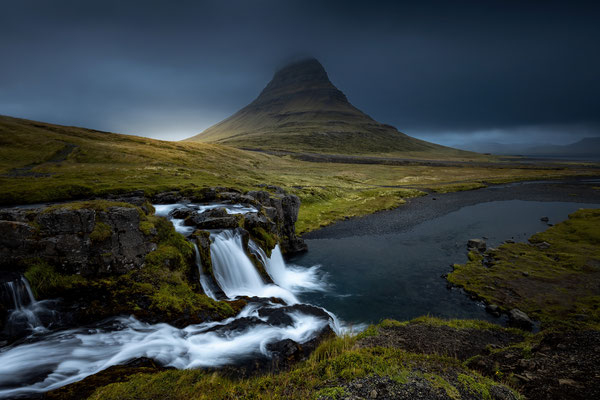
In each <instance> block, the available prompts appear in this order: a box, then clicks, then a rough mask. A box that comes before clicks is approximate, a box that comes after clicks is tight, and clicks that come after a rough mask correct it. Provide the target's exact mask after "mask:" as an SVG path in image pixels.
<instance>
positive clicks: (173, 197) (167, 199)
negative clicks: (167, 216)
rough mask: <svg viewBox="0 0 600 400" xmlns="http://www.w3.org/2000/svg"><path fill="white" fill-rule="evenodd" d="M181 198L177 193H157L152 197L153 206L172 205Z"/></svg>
mask: <svg viewBox="0 0 600 400" xmlns="http://www.w3.org/2000/svg"><path fill="white" fill-rule="evenodd" d="M182 198H183V196H182V195H181V194H180V193H179V192H164V193H158V194H156V195H154V197H152V203H154V204H173V203H179V202H180V201H181V199H182Z"/></svg>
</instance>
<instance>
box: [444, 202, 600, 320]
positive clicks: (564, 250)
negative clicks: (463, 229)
mask: <svg viewBox="0 0 600 400" xmlns="http://www.w3.org/2000/svg"><path fill="white" fill-rule="evenodd" d="M529 241H530V243H511V244H504V245H502V246H500V247H499V248H498V249H496V250H493V251H491V252H489V254H490V256H491V258H493V260H494V262H493V265H492V266H491V267H489V268H487V267H485V266H483V265H482V256H480V255H474V256H472V257H469V261H468V262H467V263H466V264H462V265H455V266H454V271H453V272H452V273H451V274H449V275H448V281H450V282H451V283H453V284H455V285H458V286H461V287H463V288H465V290H467V291H468V292H471V293H474V294H476V295H477V296H480V297H481V298H483V299H485V301H487V302H488V303H493V304H497V305H499V306H500V307H501V308H503V309H504V310H506V311H508V310H510V309H512V308H519V309H520V310H522V311H524V312H526V313H527V314H529V315H530V316H532V317H534V318H536V319H539V320H540V321H541V322H542V327H543V328H547V327H550V326H567V327H573V328H583V327H586V326H587V327H592V328H593V327H598V326H599V323H600V318H599V311H598V307H599V306H600V303H599V301H598V292H597V288H598V286H599V285H600V210H597V209H591V210H579V211H577V212H575V213H573V214H571V215H570V216H569V219H568V220H566V221H564V222H561V223H560V224H557V225H555V226H553V227H551V228H549V229H548V230H546V231H545V232H542V233H538V234H536V235H533V236H532V237H531V238H530V239H529Z"/></svg>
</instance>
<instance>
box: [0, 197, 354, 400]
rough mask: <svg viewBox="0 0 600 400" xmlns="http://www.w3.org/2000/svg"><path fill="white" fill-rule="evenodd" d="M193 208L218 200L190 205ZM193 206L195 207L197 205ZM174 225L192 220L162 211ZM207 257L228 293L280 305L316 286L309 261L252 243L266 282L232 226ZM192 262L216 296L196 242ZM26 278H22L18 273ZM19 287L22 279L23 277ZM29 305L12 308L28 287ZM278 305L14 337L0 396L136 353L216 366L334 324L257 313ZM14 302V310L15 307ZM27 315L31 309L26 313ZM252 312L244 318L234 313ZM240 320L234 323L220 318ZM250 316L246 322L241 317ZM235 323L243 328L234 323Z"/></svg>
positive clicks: (173, 363) (2, 357)
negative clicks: (291, 263)
mask: <svg viewBox="0 0 600 400" xmlns="http://www.w3.org/2000/svg"><path fill="white" fill-rule="evenodd" d="M182 206H183V207H188V208H189V207H190V205H189V204H185V205H183V204H175V205H156V206H155V209H156V213H157V215H162V216H165V217H169V213H170V212H171V211H173V210H174V209H176V208H178V207H182ZM194 207H195V208H196V209H197V210H198V212H202V211H204V210H206V209H208V208H216V207H222V205H211V206H194ZM226 207H227V208H226V209H227V210H228V212H229V213H246V212H256V210H255V209H253V208H250V207H241V206H239V207H238V206H236V205H227V206H226ZM200 210H201V211H200ZM170 219H171V221H172V222H173V224H174V226H175V228H176V229H177V231H179V232H180V233H184V234H189V233H191V232H192V231H193V228H191V227H187V226H184V225H183V220H176V219H173V218H170ZM211 240H212V244H211V258H212V260H211V261H212V264H213V274H214V277H215V280H216V282H217V284H218V285H219V286H220V288H221V289H222V290H223V292H224V293H225V295H226V296H227V297H228V298H231V299H233V298H235V297H237V296H249V297H255V296H256V297H262V298H272V297H277V298H280V299H282V300H284V301H285V303H287V304H288V305H293V304H297V303H298V299H297V297H296V296H295V294H294V293H295V292H300V291H306V290H321V289H322V288H323V287H324V286H323V285H324V283H322V282H319V278H318V276H317V268H315V267H313V268H308V269H304V271H301V270H300V269H297V270H296V269H294V268H288V267H287V266H286V265H285V263H284V261H283V258H282V256H281V251H280V250H279V248H278V247H277V248H276V249H274V250H273V253H272V255H271V258H268V257H266V255H265V254H264V251H262V249H260V247H258V246H256V244H254V243H250V244H251V247H252V249H251V250H252V251H253V252H257V251H260V254H259V258H260V259H261V260H262V262H263V263H265V269H266V270H267V271H268V273H269V275H270V276H271V278H272V279H273V281H274V282H275V283H277V284H276V285H274V284H267V283H265V282H264V280H263V278H262V277H261V276H260V274H259V273H258V272H257V270H256V268H255V266H254V265H253V264H252V261H251V260H250V258H249V257H248V255H247V254H246V252H245V251H244V247H243V242H242V236H241V234H240V232H238V231H233V230H225V231H221V232H213V233H212V234H211ZM196 264H197V266H198V271H199V275H200V283H201V285H202V288H203V290H204V292H205V293H206V294H207V295H208V296H210V297H212V298H216V296H215V292H214V291H213V290H212V288H211V282H210V279H209V277H208V276H207V275H206V274H205V273H204V271H203V269H202V265H201V261H200V255H199V252H198V248H197V247H196ZM23 282H24V283H25V284H26V281H23ZM26 287H27V288H29V287H28V285H26ZM21 293H28V296H30V298H29V305H24V302H23V301H22V300H19V299H15V304H17V303H18V302H19V301H21V302H20V303H19V304H21V306H19V307H20V308H19V307H16V308H17V309H19V310H27V309H28V307H31V306H32V305H39V304H41V303H42V302H35V299H33V296H32V294H31V290H30V289H29V291H27V290H25V291H24V292H23V291H21ZM265 307H267V308H281V307H284V306H283V305H281V304H273V303H271V302H270V301H267V302H266V303H265V302H264V301H263V302H261V303H260V305H259V304H256V303H250V304H249V305H248V306H247V307H245V308H244V309H243V310H242V311H241V312H240V313H239V314H238V315H237V316H236V317H233V318H229V319H227V320H225V321H222V322H207V323H203V324H198V325H190V326H188V327H186V328H184V329H178V328H175V327H172V326H170V325H168V324H164V323H161V324H147V323H144V322H140V321H138V320H137V319H135V318H133V317H128V318H127V317H121V318H115V319H113V320H111V321H108V322H106V323H104V325H103V326H97V327H94V328H78V329H70V330H65V331H60V332H54V333H47V334H45V335H43V337H41V338H40V337H39V336H37V337H34V336H31V337H30V338H29V339H30V340H32V341H33V342H31V343H25V344H16V345H12V346H8V347H4V348H1V349H0V398H14V397H17V396H19V395H27V394H31V393H41V392H46V391H48V390H52V389H56V388H59V387H61V386H64V385H67V384H70V383H73V382H77V381H79V380H81V379H84V378H85V377H87V376H90V375H93V374H95V373H98V372H100V371H102V370H104V369H106V368H108V367H110V366H113V365H118V364H123V363H126V362H128V361H131V360H135V359H137V358H141V357H148V358H151V359H154V360H156V361H157V362H158V363H160V364H161V365H164V366H169V367H175V368H179V369H184V368H198V367H218V366H222V365H226V364H232V363H235V362H236V361H238V360H240V359H243V358H245V357H255V356H265V357H269V351H268V346H267V345H268V344H269V343H275V342H278V341H281V340H285V339H291V340H294V341H296V342H298V343H305V342H307V341H309V340H311V339H312V338H313V337H315V335H316V334H317V333H318V332H320V331H321V330H322V329H324V328H325V327H326V326H327V325H329V326H330V327H331V328H332V329H333V330H334V331H336V332H340V331H341V330H342V329H343V328H342V327H340V325H339V323H338V321H337V319H336V318H335V316H334V315H333V314H330V313H328V314H329V318H328V317H323V316H320V317H318V316H316V315H309V314H305V313H302V312H299V311H297V310H286V311H285V313H286V314H287V315H288V316H289V317H290V318H291V320H292V324H291V325H281V324H280V325H277V324H275V325H273V324H271V323H270V322H269V321H268V318H266V317H261V316H260V310H261V309H263V308H265ZM16 311H17V310H15V312H16ZM33 315H34V316H35V314H33ZM248 317H252V318H253V319H252V320H244V321H242V319H245V318H248ZM236 321H238V322H241V325H237V328H235V329H229V328H228V326H227V325H228V324H231V323H236ZM248 321H251V322H248ZM239 326H243V327H244V328H243V329H241V330H240V329H239Z"/></svg>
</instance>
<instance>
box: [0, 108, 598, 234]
mask: <svg viewBox="0 0 600 400" xmlns="http://www.w3.org/2000/svg"><path fill="white" fill-rule="evenodd" d="M586 173H589V171H586V170H585V169H583V168H582V169H577V168H572V167H571V168H568V169H567V168H564V169H538V168H535V167H533V166H532V167H530V168H518V169H517V168H514V167H512V166H510V165H506V164H502V163H498V164H497V165H495V164H494V165H491V166H490V165H486V166H477V165H473V166H472V167H466V166H465V165H457V166H443V167H435V166H428V165H411V166H388V165H364V164H342V163H320V162H303V161H299V160H296V159H293V158H291V157H289V156H285V157H276V156H271V155H267V154H260V153H255V152H248V151H243V150H239V149H235V148H231V147H227V146H221V145H214V144H206V143H192V142H166V141H160V140H153V139H148V138H143V137H136V136H128V135H120V134H115V133H108V132H100V131H95V130H90V129H83V128H75V127H66V126H60V125H52V124H46V123H41V122H34V121H28V120H24V119H17V118H10V117H0V204H3V205H10V204H27V203H37V202H45V201H56V200H66V199H77V198H87V197H93V196H96V195H102V194H107V193H119V192H127V191H134V190H144V191H145V192H146V194H151V193H156V192H159V191H166V190H174V189H186V190H195V189H199V188H202V187H207V186H232V187H237V188H239V189H241V190H249V189H256V188H257V185H259V184H264V183H266V184H273V185H279V186H282V187H283V188H285V189H286V190H288V191H289V192H291V193H294V194H297V195H298V196H300V198H301V200H302V203H303V205H302V207H301V210H300V219H299V221H298V224H297V229H298V231H299V232H305V231H309V230H312V229H316V228H318V227H319V226H322V225H326V224H329V223H331V222H333V221H335V220H339V219H343V218H344V217H346V216H356V215H364V214H367V213H372V212H375V211H378V210H382V209H387V208H392V207H396V206H398V205H400V204H402V203H403V202H404V199H405V198H407V197H411V196H416V195H420V194H423V193H422V190H436V191H448V190H450V191H456V190H465V189H472V188H474V187H481V186H483V185H484V183H483V182H506V181H512V180H519V179H534V178H544V179H546V178H552V177H560V176H565V175H573V174H586Z"/></svg>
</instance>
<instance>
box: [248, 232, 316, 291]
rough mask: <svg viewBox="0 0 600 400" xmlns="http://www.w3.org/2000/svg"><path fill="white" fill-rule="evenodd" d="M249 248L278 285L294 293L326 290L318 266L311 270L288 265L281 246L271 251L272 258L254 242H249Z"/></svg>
mask: <svg viewBox="0 0 600 400" xmlns="http://www.w3.org/2000/svg"><path fill="white" fill-rule="evenodd" d="M248 247H249V248H250V251H252V253H254V254H256V255H257V256H258V258H259V260H260V261H261V262H262V264H263V265H264V267H265V270H266V271H267V273H268V274H269V276H270V277H271V279H273V282H275V284H276V285H278V286H281V287H282V288H284V289H287V290H291V291H294V292H301V291H324V290H326V288H327V285H326V284H325V282H324V280H323V277H322V276H320V275H319V266H318V265H315V266H313V267H310V268H305V267H296V266H293V265H286V263H285V261H284V260H283V255H282V254H281V249H280V248H279V245H276V246H275V248H274V249H273V250H272V251H271V257H267V255H266V254H265V252H264V250H263V249H261V248H260V246H258V245H257V244H256V243H254V242H253V241H252V240H250V241H249V242H248Z"/></svg>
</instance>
